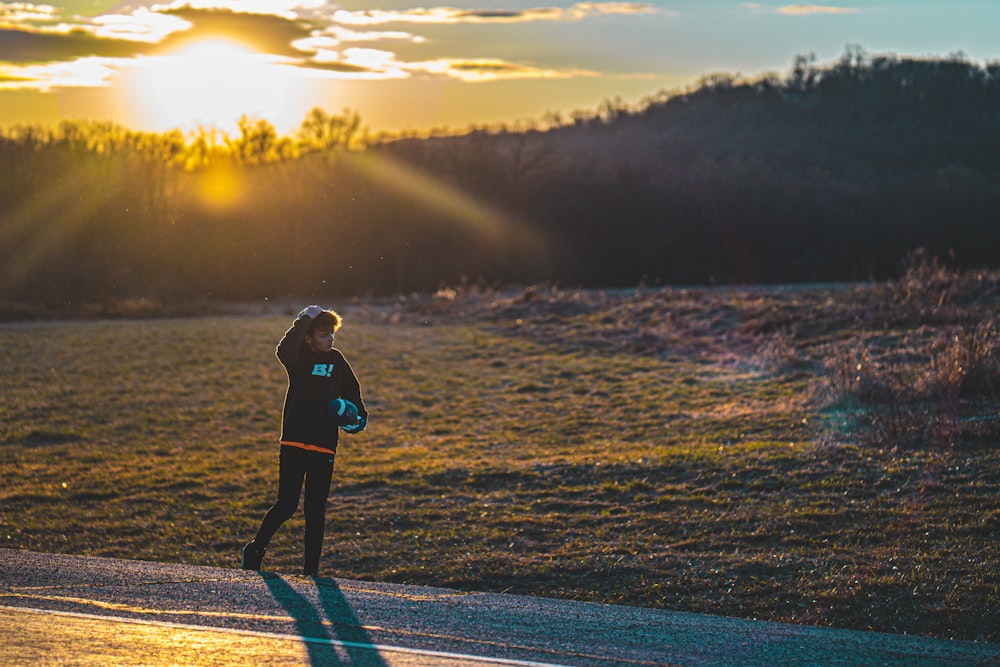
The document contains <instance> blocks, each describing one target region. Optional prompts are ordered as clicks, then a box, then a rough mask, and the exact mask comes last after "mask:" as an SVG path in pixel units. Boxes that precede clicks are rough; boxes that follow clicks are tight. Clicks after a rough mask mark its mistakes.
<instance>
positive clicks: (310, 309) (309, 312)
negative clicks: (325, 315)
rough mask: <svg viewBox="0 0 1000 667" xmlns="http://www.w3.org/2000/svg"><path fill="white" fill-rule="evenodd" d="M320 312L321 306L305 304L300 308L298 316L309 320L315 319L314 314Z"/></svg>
mask: <svg viewBox="0 0 1000 667" xmlns="http://www.w3.org/2000/svg"><path fill="white" fill-rule="evenodd" d="M322 312H323V308H322V307H321V306H316V305H312V306H306V307H305V308H303V309H302V312H300V313H299V317H308V318H309V319H310V320H314V319H316V316H317V315H319V314H320V313H322Z"/></svg>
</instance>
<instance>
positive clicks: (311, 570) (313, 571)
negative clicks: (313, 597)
mask: <svg viewBox="0 0 1000 667" xmlns="http://www.w3.org/2000/svg"><path fill="white" fill-rule="evenodd" d="M302 574H304V575H305V576H307V577H316V576H319V568H318V567H304V568H302Z"/></svg>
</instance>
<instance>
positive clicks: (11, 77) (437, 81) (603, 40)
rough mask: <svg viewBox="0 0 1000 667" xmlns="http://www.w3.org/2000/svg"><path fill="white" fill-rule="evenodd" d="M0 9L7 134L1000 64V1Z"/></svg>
mask: <svg viewBox="0 0 1000 667" xmlns="http://www.w3.org/2000/svg"><path fill="white" fill-rule="evenodd" d="M363 4H364V3H361V2H356V1H354V0H351V1H350V2H345V3H339V4H333V3H328V2H326V1H325V0H178V1H176V2H174V3H172V4H156V3H153V2H150V1H149V0H141V1H140V2H139V3H137V4H134V5H121V4H112V3H111V2H105V1H98V2H97V4H94V3H93V2H91V1H89V0H88V2H84V1H83V0H64V1H63V2H60V3H59V4H57V5H42V4H32V3H0V126H6V127H9V126H13V125H21V124H45V125H54V124H57V123H58V122H60V121H63V120H81V121H83V120H90V121H111V122H114V123H117V124H119V125H122V126H124V127H127V128H129V129H132V130H136V131H152V132H165V131H169V130H172V129H180V130H182V131H194V130H196V129H197V128H198V127H212V128H217V129H219V130H222V131H224V132H232V131H233V129H234V128H235V123H236V120H237V119H238V118H239V117H240V116H241V115H246V116H248V117H250V118H255V119H262V120H267V121H268V122H270V123H271V124H272V125H273V126H274V127H275V129H276V130H277V131H278V132H279V133H280V134H282V135H288V134H292V133H294V132H295V130H297V129H298V127H299V126H300V125H301V123H302V121H303V120H304V119H305V118H306V115H307V114H308V112H309V111H310V109H313V108H316V107H319V108H321V109H323V110H324V111H327V112H329V113H334V114H337V113H341V112H342V111H344V110H351V111H352V112H355V113H357V114H358V115H359V116H360V117H361V120H362V121H363V122H364V123H365V125H366V127H367V128H368V129H369V130H370V131H372V132H376V133H378V132H426V131H432V130H442V129H451V130H461V129H470V128H473V127H477V126H491V125H499V124H503V125H508V126H517V125H522V124H529V125H532V124H537V123H540V122H542V121H543V120H544V119H546V118H552V117H556V116H563V117H566V116H568V115H570V114H573V113H581V112H593V111H596V110H597V109H598V108H599V107H600V105H601V104H603V103H607V102H613V103H616V104H620V105H635V104H639V103H640V102H641V101H642V100H644V99H648V98H650V97H652V96H654V95H656V94H658V93H662V92H674V91H681V90H684V89H685V88H687V87H690V86H692V85H694V84H696V83H697V82H698V81H699V80H701V79H702V78H704V77H706V76H708V75H711V74H715V73H727V74H733V75H739V76H744V77H747V78H755V77H758V76H764V75H769V74H776V75H782V76H783V75H786V74H787V73H788V72H789V71H790V70H791V68H792V66H793V63H794V60H795V59H796V58H797V57H799V56H805V57H813V58H815V61H816V63H817V64H819V65H825V64H828V63H833V62H835V61H836V60H837V58H839V57H840V56H841V55H842V54H843V53H844V52H845V51H846V50H847V49H848V48H852V47H860V48H861V49H863V50H864V51H865V52H866V53H869V54H878V55H886V54H889V55H894V56H898V57H901V58H911V57H912V58H942V57H948V56H953V55H955V54H959V53H961V54H962V55H963V56H964V57H965V58H967V59H968V60H971V61H973V62H981V63H987V62H991V61H994V60H996V59H998V58H1000V44H998V43H996V41H995V40H994V39H993V36H992V34H991V28H990V27H989V26H994V25H996V24H997V23H998V22H1000V3H982V2H976V1H974V0H965V1H962V2H956V3H951V4H949V5H941V4H940V3H931V2H918V3H903V2H900V1H898V0H886V1H885V2H883V3H882V4H880V5H877V6H860V3H856V4H851V3H837V4H824V5H819V4H787V3H773V4H772V3H749V2H710V3H706V2H695V1H694V0H683V1H678V2H664V1H662V0H661V1H656V2H604V3H600V2H597V3H592V2H577V3H565V2H563V3H529V2H527V1H526V0H510V1H509V2H506V3H503V4H501V3H500V2H498V1H496V0H484V1H483V2H478V3H465V2H461V3H446V4H444V5H442V6H424V7H418V8H415V7H413V6H411V4H415V3H407V2H406V1H405V0H386V1H384V2H381V3H379V5H378V7H377V8H375V7H370V6H369V7H367V8H364V9H362V8H361V7H362V5H363Z"/></svg>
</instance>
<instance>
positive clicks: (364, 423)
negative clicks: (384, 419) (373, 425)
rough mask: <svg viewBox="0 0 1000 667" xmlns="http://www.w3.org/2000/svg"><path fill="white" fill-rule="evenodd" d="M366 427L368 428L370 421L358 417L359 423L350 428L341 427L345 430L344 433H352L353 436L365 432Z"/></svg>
mask: <svg viewBox="0 0 1000 667" xmlns="http://www.w3.org/2000/svg"><path fill="white" fill-rule="evenodd" d="M366 426H368V419H367V418H365V417H358V421H356V422H355V423H353V424H350V425H349V426H341V428H342V429H344V433H350V434H352V435H353V434H355V433H361V432H362V431H364V430H365V427H366Z"/></svg>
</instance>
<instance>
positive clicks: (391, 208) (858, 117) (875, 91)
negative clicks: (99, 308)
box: [0, 47, 1000, 305]
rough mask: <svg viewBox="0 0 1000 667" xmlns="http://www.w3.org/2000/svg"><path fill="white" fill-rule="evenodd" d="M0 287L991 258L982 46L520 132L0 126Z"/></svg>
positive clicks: (795, 271) (658, 273)
mask: <svg viewBox="0 0 1000 667" xmlns="http://www.w3.org/2000/svg"><path fill="white" fill-rule="evenodd" d="M0 164H3V165H4V166H3V169H2V172H0V211H2V217H0V300H3V301H8V302H15V303H26V302H39V303H45V304H51V305H59V304H65V303H67V302H72V303H78V304H79V303H87V302H93V301H100V300H114V299H124V298H131V297H137V296H141V297H151V298H156V299H160V300H164V301H176V302H181V301H185V300H191V299H206V298H208V299H258V298H264V297H272V298H273V297H283V296H286V295H288V296H292V295H294V296H305V295H329V296H337V297H345V296H353V295H364V294H399V293H407V292H411V291H424V290H433V289H436V288H437V287H439V286H441V285H442V284H455V283H458V282H459V281H462V280H473V281H482V282H485V283H489V284H496V283H520V284H524V283H533V282H542V281H551V282H559V283H562V284H572V285H580V286H584V287H615V286H631V285H635V284H638V283H642V282H645V283H650V284H678V285H679V284H706V283H713V282H714V283H720V284H725V283H765V282H803V281H809V282H813V281H843V280H868V279H876V280H877V279H883V278H887V277H891V276H893V275H895V274H896V272H897V269H898V266H899V263H900V261H901V260H902V259H903V258H904V257H906V256H907V254H908V253H909V252H911V251H912V250H913V249H915V248H918V247H921V248H925V249H926V250H927V251H928V252H930V253H931V254H933V255H935V256H941V257H945V256H952V257H954V258H955V259H954V261H955V263H956V264H957V265H959V267H960V268H970V267H974V266H993V265H995V264H996V262H997V259H996V258H997V257H1000V253H998V252H997V250H998V248H997V245H998V241H1000V235H998V233H997V231H996V229H997V225H996V223H997V212H998V211H1000V63H986V64H980V63H975V62H970V61H968V60H967V59H966V58H964V57H963V56H961V55H960V54H958V55H953V56H949V57H947V58H936V59H913V58H900V57H897V56H894V55H880V56H870V55H868V54H866V53H865V52H864V51H862V50H861V49H859V48H856V47H851V48H849V49H848V50H847V51H846V52H845V53H844V54H843V56H842V57H841V58H840V59H839V60H837V61H835V62H833V63H831V64H829V65H825V66H821V65H818V64H817V63H816V62H815V59H814V58H812V57H809V56H800V57H798V58H796V59H795V62H794V64H793V67H792V68H791V69H790V71H789V72H787V73H786V74H784V75H777V74H769V75H765V76H762V77H756V78H752V79H747V78H743V77H740V76H737V75H731V74H716V75H711V76H708V77H705V78H704V79H703V80H702V81H701V82H699V83H698V84H697V85H695V86H692V87H690V88H689V89H686V90H682V91H664V92H661V93H658V94H656V95H653V96H651V97H650V98H648V99H646V100H644V101H643V102H642V103H640V104H636V105H626V104H622V103H621V102H619V101H608V102H605V103H604V104H602V105H601V107H600V108H599V109H597V110H595V111H593V112H585V113H584V112H580V113H575V114H572V115H570V116H569V117H565V118H563V117H560V116H558V115H556V114H552V115H550V116H549V117H548V118H547V119H546V120H545V122H544V123H540V124H539V125H538V126H536V127H518V128H511V127H505V126H496V127H483V128H474V129H471V130H468V131H464V132H462V133H456V132H452V133H441V134H436V135H430V136H411V137H385V136H383V137H372V136H370V135H368V134H367V132H366V131H365V130H364V129H363V128H362V124H361V119H360V118H359V117H358V115H357V114H355V113H353V112H350V111H349V110H345V111H344V113H343V114H340V115H337V114H328V113H326V112H324V111H322V110H320V109H316V110H313V111H312V112H311V113H310V114H309V116H308V117H307V118H306V119H305V120H304V122H303V124H302V127H301V128H300V131H299V132H298V133H297V134H296V135H295V136H294V137H282V136H279V135H278V134H277V133H276V132H275V131H274V128H273V127H272V126H270V124H269V123H267V122H266V121H260V120H254V119H249V118H244V119H242V121H241V123H240V125H239V132H238V134H237V135H236V136H233V137H229V136H226V135H224V134H221V133H218V132H212V131H207V130H202V131H200V132H199V133H197V134H196V135H195V136H188V137H186V136H184V135H183V134H181V133H180V132H177V131H175V132H169V133H164V134H150V133H140V132H133V131H130V130H126V129H123V128H120V127H118V126H115V125H113V124H110V123H63V124H62V125H61V126H59V127H56V128H41V127H16V128H11V129H7V130H4V131H3V132H2V133H0Z"/></svg>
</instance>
